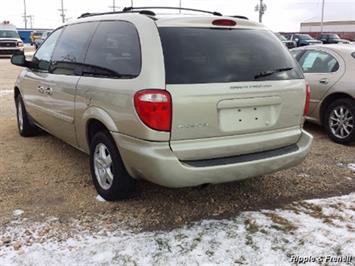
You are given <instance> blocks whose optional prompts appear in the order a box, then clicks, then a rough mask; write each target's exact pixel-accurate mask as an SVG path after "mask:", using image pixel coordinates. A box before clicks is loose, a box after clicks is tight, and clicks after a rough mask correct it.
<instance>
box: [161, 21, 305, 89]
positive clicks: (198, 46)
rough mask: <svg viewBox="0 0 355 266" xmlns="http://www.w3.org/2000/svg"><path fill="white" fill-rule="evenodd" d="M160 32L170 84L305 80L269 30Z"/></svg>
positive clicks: (175, 29) (177, 29)
mask: <svg viewBox="0 0 355 266" xmlns="http://www.w3.org/2000/svg"><path fill="white" fill-rule="evenodd" d="M159 32H160V37H161V41H162V45H163V50H164V60H165V69H166V83H167V84H196V83H215V82H216V83H220V82H238V81H255V80H287V79H301V78H303V75H302V71H301V70H300V68H299V66H298V64H297V63H296V62H295V60H294V59H293V58H292V56H291V55H290V53H289V52H288V50H287V49H286V48H285V47H284V45H282V43H281V42H280V41H279V40H278V39H277V37H276V36H275V35H274V34H273V33H272V32H270V31H266V30H251V29H250V30H249V29H234V30H230V29H220V28H219V29H217V28H182V27H162V28H160V29H159ZM285 69H286V70H285ZM280 70H282V71H280ZM271 72H272V73H271ZM265 73H267V75H264V74H265ZM269 73H271V74H269ZM260 74H261V75H260Z"/></svg>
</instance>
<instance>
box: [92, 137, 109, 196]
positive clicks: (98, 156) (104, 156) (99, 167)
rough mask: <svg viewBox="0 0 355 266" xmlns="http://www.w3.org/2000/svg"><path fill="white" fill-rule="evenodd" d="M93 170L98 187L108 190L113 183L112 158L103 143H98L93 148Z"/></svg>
mask: <svg viewBox="0 0 355 266" xmlns="http://www.w3.org/2000/svg"><path fill="white" fill-rule="evenodd" d="M94 169H95V176H96V179H97V181H98V182H99V184H100V186H101V187H102V188H103V189H105V190H108V189H110V187H111V186H112V182H113V173H112V158H111V154H110V152H109V151H108V149H107V147H106V145H105V144H103V143H99V144H98V145H97V146H96V148H95V153H94Z"/></svg>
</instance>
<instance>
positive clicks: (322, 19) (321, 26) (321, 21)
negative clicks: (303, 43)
mask: <svg viewBox="0 0 355 266" xmlns="http://www.w3.org/2000/svg"><path fill="white" fill-rule="evenodd" d="M324 4H325V0H323V1H322V14H321V19H320V34H322V33H323V24H324Z"/></svg>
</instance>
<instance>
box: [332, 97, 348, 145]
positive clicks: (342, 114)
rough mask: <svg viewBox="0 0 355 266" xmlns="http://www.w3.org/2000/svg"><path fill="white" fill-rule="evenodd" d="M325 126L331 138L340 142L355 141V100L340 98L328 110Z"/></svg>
mask: <svg viewBox="0 0 355 266" xmlns="http://www.w3.org/2000/svg"><path fill="white" fill-rule="evenodd" d="M325 118H326V119H325V122H326V124H325V126H326V129H327V132H328V135H329V137H330V139H332V140H333V141H334V142H336V143H339V144H348V143H351V142H353V141H355V101H354V100H352V99H338V100H336V101H334V102H333V103H331V104H330V105H329V106H328V108H327V110H326V117H325Z"/></svg>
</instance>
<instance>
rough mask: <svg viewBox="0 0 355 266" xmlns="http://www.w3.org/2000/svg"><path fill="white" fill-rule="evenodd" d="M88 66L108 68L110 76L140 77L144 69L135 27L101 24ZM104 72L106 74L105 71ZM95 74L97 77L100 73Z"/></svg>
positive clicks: (90, 48)
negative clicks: (142, 68)
mask: <svg viewBox="0 0 355 266" xmlns="http://www.w3.org/2000/svg"><path fill="white" fill-rule="evenodd" d="M85 64H88V65H93V66H96V67H99V68H102V70H105V69H107V70H108V72H107V74H110V75H107V76H109V77H114V76H116V77H121V78H125V77H135V76H138V75H139V73H140V70H141V52H140V42H139V37H138V32H137V30H136V28H135V26H134V25H133V24H131V23H129V22H123V21H103V22H100V24H99V26H98V27H97V30H96V32H95V34H94V37H93V39H92V41H91V43H90V46H89V49H88V52H87V55H86V59H85ZM101 73H102V75H105V73H104V72H101ZM84 74H85V73H84ZM89 74H90V73H89ZM92 74H93V76H95V74H97V73H92ZM99 74H100V73H99ZM100 75H101V74H100ZM102 75H101V76H102Z"/></svg>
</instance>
